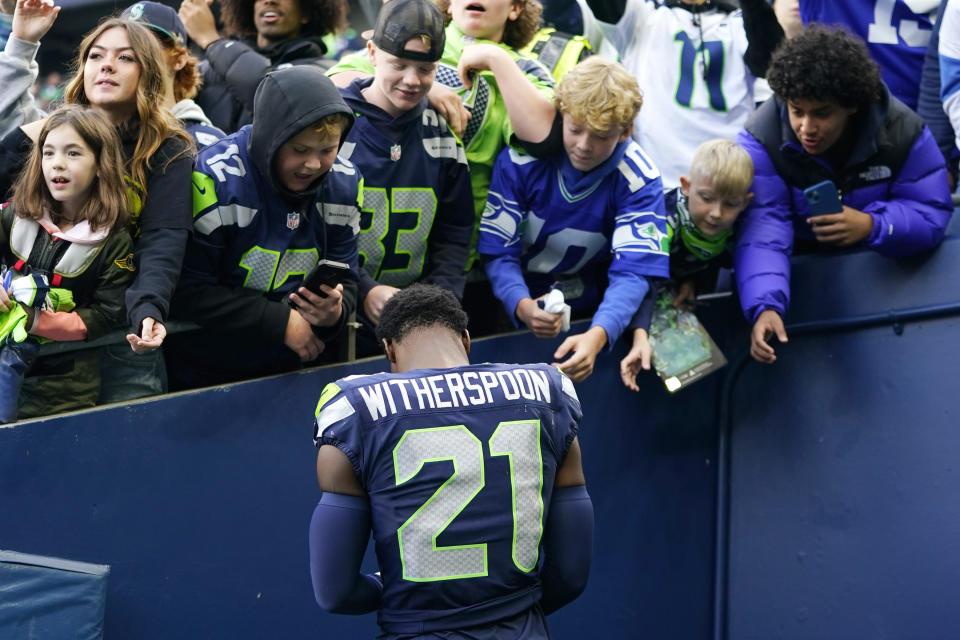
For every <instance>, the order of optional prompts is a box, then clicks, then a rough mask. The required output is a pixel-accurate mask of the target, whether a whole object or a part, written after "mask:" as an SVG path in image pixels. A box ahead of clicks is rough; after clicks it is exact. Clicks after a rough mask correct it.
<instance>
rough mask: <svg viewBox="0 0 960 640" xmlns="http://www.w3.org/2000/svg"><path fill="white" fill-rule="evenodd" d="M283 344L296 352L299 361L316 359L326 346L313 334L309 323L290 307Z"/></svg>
mask: <svg viewBox="0 0 960 640" xmlns="http://www.w3.org/2000/svg"><path fill="white" fill-rule="evenodd" d="M283 344H285V345H286V346H287V347H288V348H289V349H290V350H291V351H293V352H294V353H296V354H297V356H298V357H299V358H300V361H301V362H310V361H311V360H316V359H317V358H319V357H320V354H321V353H323V350H324V348H326V345H325V344H324V343H323V341H322V340H321V339H320V338H318V337H317V336H316V335H314V333H313V327H312V326H311V325H310V323H309V322H307V320H306V318H304V317H303V316H302V315H301V313H300V311H298V310H296V309H290V316H289V317H288V318H287V330H286V331H285V332H284V334H283Z"/></svg>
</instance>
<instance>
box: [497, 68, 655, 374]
mask: <svg viewBox="0 0 960 640" xmlns="http://www.w3.org/2000/svg"><path fill="white" fill-rule="evenodd" d="M642 102H643V100H642V98H641V95H640V89H639V87H638V86H637V82H636V80H635V79H634V78H633V77H632V76H631V75H630V74H629V73H628V72H627V71H626V70H625V69H624V68H623V67H622V66H620V65H619V64H617V63H613V62H609V61H607V60H604V59H602V58H599V57H592V58H588V59H587V60H585V61H583V62H581V63H580V64H578V65H577V66H575V67H574V68H573V69H572V70H571V71H570V72H569V73H568V74H567V75H566V76H564V78H563V80H562V81H561V82H560V85H559V86H558V87H557V93H556V103H557V108H558V110H559V111H560V113H561V116H562V119H563V147H564V151H563V153H559V154H556V155H554V156H552V157H548V158H545V159H542V160H538V159H535V158H532V157H530V156H526V155H522V154H520V153H518V152H516V151H513V150H509V151H506V152H504V153H501V154H500V157H499V158H498V159H497V164H496V165H495V167H494V174H493V182H492V183H491V185H490V196H489V199H488V200H487V207H486V210H485V211H484V213H483V220H482V222H481V225H480V241H479V244H478V250H479V252H480V254H481V255H482V256H483V257H484V259H485V268H486V271H487V277H488V278H489V279H490V282H491V284H492V286H493V291H494V293H495V294H496V296H497V298H499V299H500V301H501V302H502V303H503V306H504V309H505V310H506V312H507V314H508V315H509V316H510V317H511V319H513V321H514V323H515V324H516V325H517V326H520V325H521V324H523V325H526V326H527V327H529V328H530V329H531V330H532V331H533V333H534V335H536V336H537V337H541V338H552V337H554V336H556V335H557V334H558V333H559V331H560V327H561V316H560V314H558V313H550V312H548V311H546V310H544V309H542V308H540V306H539V305H538V303H537V298H538V297H540V296H543V295H544V294H545V293H547V292H548V291H549V290H550V289H551V288H559V289H560V290H561V291H563V293H564V297H565V299H566V302H567V303H568V304H569V305H570V306H571V307H572V308H573V310H574V311H582V312H588V313H589V312H593V311H594V310H596V311H595V313H593V320H592V323H591V326H590V328H589V329H588V330H587V331H586V332H584V333H582V334H579V335H574V336H570V337H568V338H567V339H566V340H564V341H563V343H561V345H560V347H559V348H558V349H557V350H556V352H555V353H554V358H557V359H560V358H563V357H565V356H566V355H567V354H568V353H570V352H571V351H573V352H574V353H573V355H572V356H570V357H569V358H568V359H567V360H566V361H564V362H557V363H554V364H556V365H557V366H559V367H562V368H563V371H564V372H565V373H566V374H567V375H568V376H570V377H571V378H572V379H573V380H574V381H577V382H579V381H581V380H583V379H585V378H586V377H587V376H589V375H590V373H591V372H592V371H593V364H594V361H595V360H596V357H597V354H598V353H599V352H600V350H601V349H603V348H604V346H608V347H609V346H611V345H612V344H613V343H614V342H615V341H616V340H617V338H618V337H619V336H620V334H621V333H622V332H623V330H624V328H626V326H627V325H628V323H629V322H630V318H631V317H632V316H633V314H634V313H635V312H636V311H637V308H638V307H639V306H640V303H641V301H642V300H643V299H644V297H645V296H646V295H647V292H648V291H649V289H650V284H649V282H648V278H666V277H668V275H669V256H668V251H667V228H666V216H665V214H664V205H663V186H662V184H661V181H660V173H659V171H657V168H656V167H655V166H654V165H653V163H651V162H650V160H648V159H647V157H646V155H645V154H644V153H643V151H642V150H641V149H640V147H639V145H638V144H637V143H636V142H635V141H633V140H631V138H630V131H631V128H632V126H633V120H634V119H635V118H636V115H637V112H638V111H639V109H640V106H641V104H642ZM608 265H609V266H608ZM604 279H607V280H608V281H609V284H608V285H607V286H606V290H603V281H604Z"/></svg>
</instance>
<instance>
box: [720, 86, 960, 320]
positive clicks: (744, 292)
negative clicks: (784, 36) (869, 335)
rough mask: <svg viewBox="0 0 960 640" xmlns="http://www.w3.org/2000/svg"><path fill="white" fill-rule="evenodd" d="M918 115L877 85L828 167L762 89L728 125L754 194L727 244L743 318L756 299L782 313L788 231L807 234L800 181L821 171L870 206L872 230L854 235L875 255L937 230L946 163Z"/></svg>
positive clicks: (908, 250) (895, 252)
mask: <svg viewBox="0 0 960 640" xmlns="http://www.w3.org/2000/svg"><path fill="white" fill-rule="evenodd" d="M918 118H919V117H918V116H917V115H916V114H914V113H913V112H912V111H910V110H909V109H908V108H907V107H906V106H904V105H903V104H902V103H901V102H899V101H898V100H896V99H895V98H891V97H890V96H889V93H887V94H886V95H885V96H884V98H883V100H881V102H880V103H878V104H876V105H874V106H873V107H871V109H870V111H869V112H868V113H867V115H866V116H865V117H864V118H861V122H860V127H861V131H860V133H859V135H858V138H857V142H856V144H855V146H854V149H853V152H852V153H851V155H850V159H849V160H848V162H847V163H846V165H845V166H844V167H843V169H841V170H840V171H839V172H835V171H834V170H833V169H832V168H831V167H830V166H829V165H828V164H827V163H826V162H824V161H823V160H821V159H820V158H817V157H815V156H811V155H809V154H807V153H806V152H804V151H803V148H802V147H801V145H800V143H799V142H798V141H797V138H796V136H795V135H794V134H793V131H792V130H791V128H790V122H789V119H788V117H787V112H786V106H785V105H784V104H783V103H781V102H780V101H779V100H777V99H776V98H771V99H770V100H768V101H767V102H766V103H765V104H764V105H763V106H761V107H760V109H759V110H757V112H756V113H754V114H753V116H752V117H751V118H750V120H749V121H748V122H747V125H746V128H745V129H744V130H741V131H740V133H739V134H738V135H737V142H738V143H739V144H740V145H741V146H742V147H743V148H744V149H746V150H747V152H748V153H749V154H750V157H751V158H752V159H753V165H754V181H753V193H754V196H753V201H752V202H751V203H750V206H749V207H748V208H747V209H746V210H745V211H744V212H743V213H742V214H741V216H740V220H739V222H738V224H739V228H738V232H737V238H738V240H737V246H736V249H735V252H734V269H735V274H736V278H737V287H738V289H739V292H740V301H741V305H742V307H743V312H744V315H745V316H746V318H747V320H748V321H749V322H751V323H753V322H754V321H756V319H757V316H759V315H760V313H761V312H763V311H765V310H766V309H773V310H774V311H776V312H777V313H779V314H780V315H781V316H783V315H784V313H785V312H786V310H787V308H788V307H789V304H790V254H791V253H792V252H793V242H794V237H796V238H808V239H812V238H813V234H812V232H811V230H810V227H809V225H808V224H807V223H806V217H807V216H808V215H809V208H808V206H807V202H806V200H805V199H804V197H803V189H804V188H806V187H809V186H812V185H814V184H816V183H818V182H820V181H822V180H833V181H834V183H835V184H836V185H837V186H838V188H839V189H840V190H841V199H842V201H843V204H845V205H847V206H849V207H852V208H854V209H858V210H860V211H865V212H867V213H870V214H872V215H873V231H872V232H871V233H870V235H869V236H868V237H867V238H866V239H865V240H864V241H863V242H862V244H863V245H864V246H867V247H870V248H871V249H874V250H875V251H877V252H878V253H880V254H882V255H885V256H891V257H898V256H907V255H911V254H914V253H918V252H920V251H924V250H926V249H930V248H932V247H934V246H936V245H937V244H938V243H939V242H940V241H941V240H942V239H943V234H944V230H945V229H946V226H947V223H948V222H949V221H950V215H951V214H952V212H953V205H952V204H951V202H950V191H949V187H948V183H947V170H946V167H945V165H944V161H943V156H942V155H941V153H940V150H939V148H938V147H937V143H936V141H935V140H934V139H933V136H932V135H931V134H930V130H929V129H927V127H926V126H924V125H923V123H922V121H919V119H918ZM761 140H763V142H765V143H766V144H764V143H763V142H761ZM771 152H772V153H771ZM772 154H773V155H772ZM775 162H776V164H777V165H778V166H779V167H780V168H781V171H778V170H777V168H776V167H775ZM890 165H894V166H893V167H891V166H890ZM897 165H899V166H897Z"/></svg>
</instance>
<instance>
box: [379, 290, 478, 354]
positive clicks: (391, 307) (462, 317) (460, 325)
mask: <svg viewBox="0 0 960 640" xmlns="http://www.w3.org/2000/svg"><path fill="white" fill-rule="evenodd" d="M435 326H441V327H446V328H447V329H450V330H451V331H453V332H454V333H456V334H457V335H460V334H461V333H463V332H464V330H465V329H466V328H467V312H466V311H464V310H463V307H462V306H460V301H459V300H457V296H455V295H453V294H452V293H451V292H449V291H447V290H446V289H441V288H440V287H438V286H437V285H434V284H412V285H410V286H409V287H407V288H406V289H403V290H401V291H400V292H398V293H397V294H396V295H395V296H393V297H392V298H390V299H389V300H387V303H386V304H385V305H383V311H382V312H381V313H380V323H379V324H378V325H377V341H378V342H382V341H383V340H390V341H391V342H399V341H400V340H403V337H404V336H405V335H407V334H408V333H410V332H411V331H413V330H415V329H420V328H423V327H435Z"/></svg>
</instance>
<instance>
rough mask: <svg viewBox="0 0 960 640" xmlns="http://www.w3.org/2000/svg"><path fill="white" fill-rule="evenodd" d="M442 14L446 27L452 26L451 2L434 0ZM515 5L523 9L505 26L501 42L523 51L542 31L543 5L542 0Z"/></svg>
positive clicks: (515, 0)
mask: <svg viewBox="0 0 960 640" xmlns="http://www.w3.org/2000/svg"><path fill="white" fill-rule="evenodd" d="M433 4H435V5H437V8H438V9H440V13H442V14H443V18H444V25H448V24H450V20H451V17H450V0H433ZM513 4H519V5H521V6H522V7H523V9H522V10H521V11H520V15H519V16H517V19H516V20H507V23H506V24H505V25H504V26H503V37H502V38H501V39H500V42H502V43H503V44H505V45H507V46H508V47H511V48H513V49H517V50H519V49H523V48H524V47H525V46H527V45H528V44H530V41H531V40H533V36H535V35H537V31H539V30H540V16H541V14H542V13H543V5H542V4H540V0H513Z"/></svg>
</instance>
